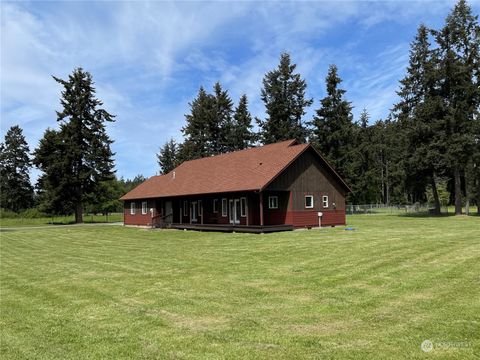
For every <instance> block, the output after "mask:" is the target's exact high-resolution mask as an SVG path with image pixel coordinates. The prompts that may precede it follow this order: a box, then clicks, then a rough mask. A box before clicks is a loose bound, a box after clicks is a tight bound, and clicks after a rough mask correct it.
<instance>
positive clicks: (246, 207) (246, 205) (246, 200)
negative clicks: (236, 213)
mask: <svg viewBox="0 0 480 360" xmlns="http://www.w3.org/2000/svg"><path fill="white" fill-rule="evenodd" d="M240 201H242V200H241V199H240ZM245 215H247V218H246V219H245V222H246V224H247V226H248V225H249V224H248V194H247V195H246V196H245Z"/></svg>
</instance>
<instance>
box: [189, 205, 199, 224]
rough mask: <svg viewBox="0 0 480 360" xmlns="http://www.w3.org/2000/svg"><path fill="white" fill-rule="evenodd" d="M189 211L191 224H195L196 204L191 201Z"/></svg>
mask: <svg viewBox="0 0 480 360" xmlns="http://www.w3.org/2000/svg"><path fill="white" fill-rule="evenodd" d="M190 211H191V213H190V214H191V216H192V222H197V202H196V201H192V202H191V206H190Z"/></svg>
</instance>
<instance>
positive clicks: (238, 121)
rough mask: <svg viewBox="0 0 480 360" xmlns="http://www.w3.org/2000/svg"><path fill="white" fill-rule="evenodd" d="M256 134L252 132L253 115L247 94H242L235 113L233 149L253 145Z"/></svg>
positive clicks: (232, 135) (241, 148) (232, 133)
mask: <svg viewBox="0 0 480 360" xmlns="http://www.w3.org/2000/svg"><path fill="white" fill-rule="evenodd" d="M254 142H255V134H254V133H253V132H252V115H250V112H249V111H248V99H247V95H245V94H244V95H242V96H241V97H240V101H239V102H238V106H237V107H236V108H235V113H234V115H233V127H232V132H231V141H230V144H231V146H232V150H243V149H247V148H249V147H250V146H252V145H253V143H254Z"/></svg>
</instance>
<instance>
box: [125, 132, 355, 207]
mask: <svg viewBox="0 0 480 360" xmlns="http://www.w3.org/2000/svg"><path fill="white" fill-rule="evenodd" d="M309 147H310V145H309V144H297V142H296V141H295V140H288V141H283V142H279V143H276V144H270V145H265V146H261V147H256V148H251V149H247V150H240V151H235V152H231V153H227V154H221V155H216V156H211V157H206V158H202V159H197V160H190V161H185V162H184V163H182V164H181V165H179V166H178V167H177V168H175V169H174V170H172V171H171V172H169V173H168V174H166V175H159V176H152V177H151V178H149V179H148V180H146V181H145V182H143V183H142V184H140V185H139V186H137V187H136V188H135V189H133V190H132V191H130V192H129V193H127V194H125V195H124V196H123V197H122V198H121V200H133V199H146V198H157V197H171V196H184V195H199V194H212V193H225V192H237V191H254V190H262V189H263V188H265V187H266V186H267V185H268V184H269V183H270V182H271V181H272V180H273V179H275V178H276V177H277V176H278V175H279V174H280V173H281V172H282V171H283V170H284V169H285V168H286V167H287V166H288V165H290V164H291V163H292V162H293V161H294V160H295V159H296V158H297V157H298V156H299V155H300V154H301V153H303V152H304V151H305V150H306V149H307V148H309ZM322 160H323V161H325V160H324V159H323V158H322ZM327 166H328V167H329V168H330V169H331V167H330V166H329V165H328V164H327ZM331 170H332V171H333V169H331ZM333 172H334V174H335V175H336V176H338V175H337V174H336V173H335V171H333ZM338 178H339V180H340V182H341V183H343V181H342V179H341V178H340V177H338ZM343 184H344V185H345V183H343ZM345 186H346V185H345ZM346 188H347V189H348V186H346Z"/></svg>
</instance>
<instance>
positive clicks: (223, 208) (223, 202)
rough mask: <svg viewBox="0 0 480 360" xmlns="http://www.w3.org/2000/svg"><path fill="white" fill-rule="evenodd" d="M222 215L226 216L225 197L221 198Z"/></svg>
mask: <svg viewBox="0 0 480 360" xmlns="http://www.w3.org/2000/svg"><path fill="white" fill-rule="evenodd" d="M222 216H223V217H226V216H227V199H222Z"/></svg>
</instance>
